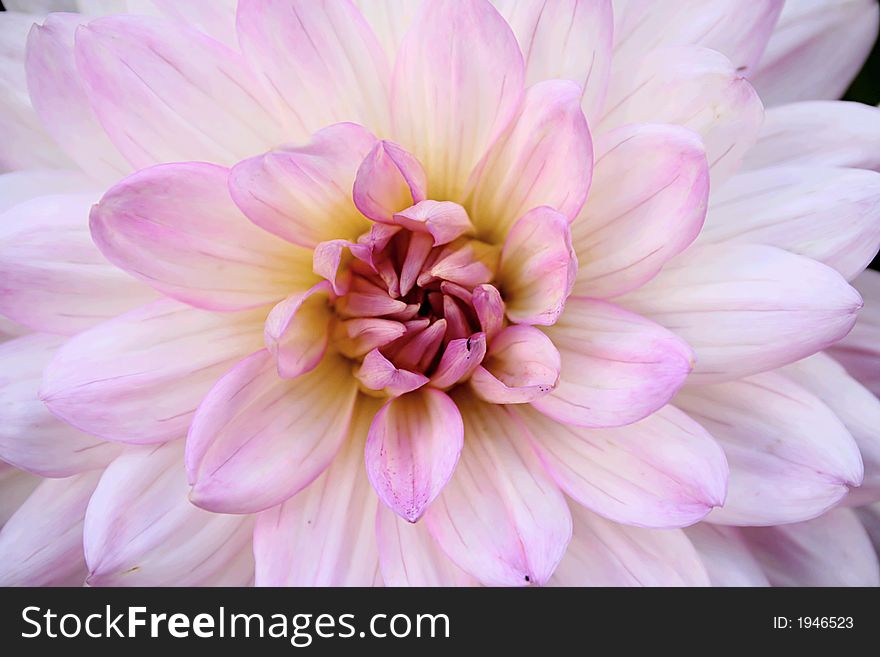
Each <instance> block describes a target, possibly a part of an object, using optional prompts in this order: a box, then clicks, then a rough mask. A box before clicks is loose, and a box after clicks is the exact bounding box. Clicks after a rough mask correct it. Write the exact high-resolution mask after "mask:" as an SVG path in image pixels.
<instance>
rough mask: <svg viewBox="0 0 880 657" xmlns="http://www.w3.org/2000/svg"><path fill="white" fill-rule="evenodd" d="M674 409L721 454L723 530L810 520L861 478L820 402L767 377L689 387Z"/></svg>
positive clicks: (857, 461) (853, 452) (852, 449)
mask: <svg viewBox="0 0 880 657" xmlns="http://www.w3.org/2000/svg"><path fill="white" fill-rule="evenodd" d="M675 405H676V406H678V407H680V408H681V409H682V410H684V411H685V412H686V413H688V415H690V416H691V417H693V418H694V419H695V420H696V421H697V422H699V423H700V424H701V425H703V427H705V428H706V430H707V431H709V432H710V433H711V434H712V436H713V437H714V438H715V440H717V441H718V443H719V444H720V445H721V447H722V448H723V449H724V453H725V454H726V455H727V461H728V463H729V464H730V482H729V487H728V494H727V501H726V502H725V504H724V507H723V508H721V509H716V510H715V511H713V512H712V515H711V516H709V518H710V520H711V521H712V522H717V523H720V524H725V525H775V524H780V523H786V522H798V521H801V520H809V519H810V518H815V517H816V516H817V515H819V514H820V513H823V512H824V511H826V510H828V509H829V508H831V507H832V506H834V505H835V504H837V503H838V502H839V501H840V500H841V499H842V498H843V497H844V496H845V495H846V494H847V492H848V490H849V486H858V485H859V484H860V483H861V481H862V475H863V469H862V460H861V457H860V456H859V449H858V446H857V445H856V443H855V441H854V440H853V438H852V436H851V435H850V434H849V432H848V431H847V430H846V427H844V426H843V423H842V422H841V421H840V420H839V419H838V418H837V416H836V415H834V413H833V412H832V411H831V409H829V408H828V406H826V405H825V404H824V403H822V401H821V400H820V399H819V398H818V397H815V396H813V395H812V394H811V393H809V392H808V391H807V390H805V389H804V388H801V387H800V386H798V385H797V384H795V383H792V382H791V381H789V380H788V379H786V378H785V377H783V376H780V375H779V374H776V373H773V372H769V373H765V374H759V375H756V376H753V377H750V378H747V379H742V380H739V381H733V382H730V383H721V384H717V385H700V386H687V387H685V388H684V390H682V391H681V393H679V395H678V396H677V397H676V398H675Z"/></svg>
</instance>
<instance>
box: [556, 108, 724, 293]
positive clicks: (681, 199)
mask: <svg viewBox="0 0 880 657" xmlns="http://www.w3.org/2000/svg"><path fill="white" fill-rule="evenodd" d="M708 197H709V165H708V163H707V161H706V154H705V151H704V148H703V144H702V142H701V140H700V138H699V136H698V135H697V134H696V133H694V132H692V131H691V130H688V129H687V128H682V127H680V126H672V125H653V124H639V123H636V124H632V125H627V126H623V127H621V128H618V129H616V130H612V131H611V132H609V133H606V134H603V135H602V136H601V137H600V138H599V139H598V140H597V142H596V165H595V170H594V173H593V188H592V192H591V194H590V200H589V202H588V203H587V204H586V205H585V206H584V209H583V210H582V211H581V213H580V215H579V216H578V218H577V219H575V221H574V223H573V224H572V226H571V239H572V243H573V244H574V248H575V251H576V252H577V256H578V263H579V265H580V268H579V272H578V278H577V282H576V283H575V288H574V289H575V294H579V295H583V296H590V297H600V298H608V297H613V296H616V295H618V294H623V293H625V292H629V291H630V290H633V289H635V288H637V287H639V286H640V285H643V284H644V283H646V282H647V281H649V280H650V279H651V278H653V277H654V276H655V275H656V274H657V272H658V271H660V268H661V267H662V266H663V265H664V263H666V262H667V261H668V260H669V259H670V258H672V257H674V256H676V255H678V254H679V253H681V251H683V250H684V249H685V248H686V247H687V246H688V245H689V244H690V243H691V242H693V240H694V238H695V237H696V236H697V234H698V233H699V232H700V228H701V227H702V225H703V219H704V218H705V216H706V203H707V201H708Z"/></svg>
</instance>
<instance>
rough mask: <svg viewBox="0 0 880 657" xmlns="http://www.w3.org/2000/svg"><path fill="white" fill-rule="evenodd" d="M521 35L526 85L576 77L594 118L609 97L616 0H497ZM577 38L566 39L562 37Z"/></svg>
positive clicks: (584, 102) (590, 116)
mask: <svg viewBox="0 0 880 657" xmlns="http://www.w3.org/2000/svg"><path fill="white" fill-rule="evenodd" d="M494 4H495V6H496V7H497V8H498V11H500V12H501V15H502V16H504V18H505V20H506V21H507V22H508V23H510V27H511V28H512V29H513V32H514V34H516V38H517V41H519V45H520V48H521V49H522V52H523V57H524V58H525V61H526V85H527V86H531V85H533V84H535V83H538V82H541V81H542V80H550V79H554V78H559V79H565V80H573V81H574V82H576V83H577V84H578V86H579V87H581V89H583V91H582V92H581V93H582V94H583V101H582V105H583V108H584V113H585V114H586V115H587V116H588V117H589V118H592V117H593V116H594V115H595V113H596V112H597V111H598V109H599V107H600V106H601V104H602V101H603V99H604V97H605V88H606V86H607V84H608V74H609V73H610V67H611V42H612V38H611V37H612V34H613V31H614V20H613V17H612V7H611V5H612V2H611V0H598V1H596V0H556V1H554V2H535V1H534V0H494ZM574 34H576V35H577V38H562V35H574Z"/></svg>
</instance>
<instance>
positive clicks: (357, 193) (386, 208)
mask: <svg viewBox="0 0 880 657" xmlns="http://www.w3.org/2000/svg"><path fill="white" fill-rule="evenodd" d="M427 187H428V181H427V178H426V176H425V171H424V169H422V165H421V164H419V161H418V160H417V159H415V158H414V157H413V156H412V155H411V154H410V153H408V152H407V151H406V150H404V149H403V148H401V147H400V146H398V145H397V144H395V143H394V142H391V141H385V140H383V141H380V142H377V143H376V145H375V146H373V150H371V151H370V153H369V154H368V155H367V157H365V158H364V161H363V162H362V163H361V165H360V167H359V168H358V172H357V178H355V181H354V189H353V191H352V195H353V198H354V204H355V205H356V206H357V208H358V210H360V211H361V213H362V214H363V215H365V216H367V217H369V218H370V219H372V220H373V221H384V222H390V221H391V216H392V215H393V214H394V213H395V212H399V211H401V210H404V209H405V208H408V207H409V206H411V205H415V204H416V203H420V202H421V201H424V200H425V198H426V192H427Z"/></svg>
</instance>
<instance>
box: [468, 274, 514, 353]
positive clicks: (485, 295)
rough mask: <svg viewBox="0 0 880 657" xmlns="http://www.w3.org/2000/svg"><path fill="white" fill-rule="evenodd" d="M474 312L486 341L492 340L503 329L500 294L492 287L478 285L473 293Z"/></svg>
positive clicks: (503, 310) (502, 303) (502, 302)
mask: <svg viewBox="0 0 880 657" xmlns="http://www.w3.org/2000/svg"><path fill="white" fill-rule="evenodd" d="M473 303H474V311H475V312H476V313H477V318H478V319H479V320H480V327H481V328H482V329H483V332H484V333H485V334H486V339H487V340H492V339H494V337H495V336H496V335H498V332H499V331H500V330H501V329H502V328H504V315H505V310H506V309H505V307H504V300H503V299H502V298H501V293H500V292H498V288H497V287H495V286H494V285H486V284H483V285H478V286H476V287H475V288H474V293H473Z"/></svg>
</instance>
